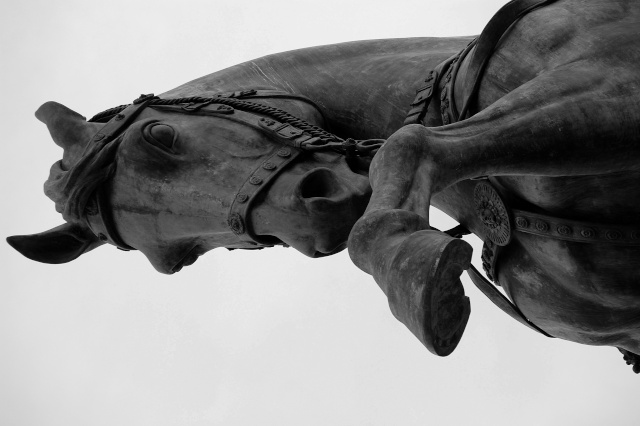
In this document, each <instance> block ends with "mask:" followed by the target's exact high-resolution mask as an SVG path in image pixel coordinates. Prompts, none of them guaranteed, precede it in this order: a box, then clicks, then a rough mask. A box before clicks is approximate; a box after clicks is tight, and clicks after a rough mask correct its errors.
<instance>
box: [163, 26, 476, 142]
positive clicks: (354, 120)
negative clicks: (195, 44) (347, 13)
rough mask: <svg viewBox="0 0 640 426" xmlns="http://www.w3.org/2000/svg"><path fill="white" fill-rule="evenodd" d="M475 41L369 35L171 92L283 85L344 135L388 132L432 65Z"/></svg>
mask: <svg viewBox="0 0 640 426" xmlns="http://www.w3.org/2000/svg"><path fill="white" fill-rule="evenodd" d="M468 41H469V38H468V37H457V38H412V39H388V40H368V41H356V42H350V43H342V44H336V45H328V46H319V47H313V48H308V49H300V50H294V51H290V52H284V53H279V54H275V55H269V56H265V57H262V58H258V59H255V60H252V61H248V62H245V63H242V64H239V65H236V66H233V67H230V68H227V69H224V70H222V71H218V72H215V73H213V74H209V75H207V76H204V77H202V78H199V79H197V80H194V81H191V82H189V83H186V84H184V85H182V86H180V87H178V88H176V89H173V90H171V91H169V92H167V93H165V94H163V96H169V97H178V96H191V95H196V94H202V93H205V92H211V93H216V92H227V91H236V90H244V89H277V90H284V91H287V92H290V93H295V94H299V95H304V96H307V97H308V98H310V99H311V100H313V101H314V102H315V103H316V104H317V105H318V106H319V107H320V109H321V110H322V112H323V114H324V116H325V118H326V119H327V121H328V123H327V124H328V125H329V127H330V128H331V130H332V131H333V132H334V133H336V134H338V135H340V136H342V137H353V138H357V139H366V138H386V137H388V136H389V135H390V134H391V133H393V132H394V131H396V130H397V129H398V128H400V127H401V126H402V122H403V120H404V116H405V114H406V112H407V110H408V108H409V103H410V102H411V100H412V98H413V96H414V94H415V90H416V88H418V87H419V85H420V83H421V82H422V80H424V78H425V77H426V75H427V74H428V72H429V70H431V69H433V68H434V67H435V66H436V65H437V64H439V63H440V62H442V61H444V60H445V59H446V58H448V57H450V56H451V55H453V54H455V53H457V52H458V51H459V50H460V49H461V48H462V47H464V46H465V45H466V44H467V43H468Z"/></svg>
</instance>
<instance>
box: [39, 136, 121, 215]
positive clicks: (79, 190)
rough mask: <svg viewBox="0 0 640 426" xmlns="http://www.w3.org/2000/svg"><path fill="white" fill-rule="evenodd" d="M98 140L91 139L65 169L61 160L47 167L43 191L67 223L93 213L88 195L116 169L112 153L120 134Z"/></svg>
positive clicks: (115, 150)
mask: <svg viewBox="0 0 640 426" xmlns="http://www.w3.org/2000/svg"><path fill="white" fill-rule="evenodd" d="M101 142H102V141H98V142H96V141H95V140H93V139H92V140H91V141H90V142H89V145H88V146H87V148H86V149H85V151H84V152H83V154H82V157H81V158H80V160H79V161H78V162H77V163H76V164H74V165H73V166H72V167H71V168H69V169H68V170H65V169H64V168H63V166H62V160H60V161H57V162H56V163H54V164H53V165H52V166H51V170H50V172H49V178H48V179H47V180H46V181H45V183H44V193H45V194H46V195H47V197H49V198H50V199H51V200H52V201H53V202H54V203H55V204H56V211H58V212H59V213H62V217H63V218H64V220H66V221H67V222H73V223H80V224H82V223H84V222H85V215H86V214H96V213H97V208H96V207H95V204H94V203H92V202H91V201H92V199H93V198H92V196H93V195H94V193H95V191H96V189H98V187H99V186H100V185H102V184H103V183H105V182H106V181H107V180H109V179H110V178H111V176H113V173H114V172H115V170H116V162H115V159H116V153H117V151H118V147H119V146H120V143H121V142H122V136H120V137H117V138H115V139H113V140H111V141H107V142H104V143H101Z"/></svg>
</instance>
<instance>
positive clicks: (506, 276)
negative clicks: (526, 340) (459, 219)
mask: <svg viewBox="0 0 640 426" xmlns="http://www.w3.org/2000/svg"><path fill="white" fill-rule="evenodd" d="M638 258H640V247H638V246H635V247H620V246H615V245H612V244H586V243H577V242H567V241H561V240H553V239H549V238H543V237H539V236H536V235H529V234H523V233H517V234H516V235H515V236H514V240H513V241H512V242H511V243H510V244H509V246H507V249H505V250H503V251H502V252H501V254H500V258H499V260H498V262H499V263H498V269H497V272H498V279H499V281H500V283H501V284H502V286H503V288H504V289H505V291H506V292H507V293H508V294H509V296H510V298H511V299H512V300H513V301H514V303H515V304H516V305H517V306H518V307H519V308H520V309H521V310H522V312H523V313H524V314H525V315H526V316H527V317H528V318H529V319H530V320H531V321H533V322H534V323H535V324H536V325H538V326H539V327H541V328H542V329H543V330H545V331H547V332H549V333H550V334H552V335H554V336H556V337H563V338H567V339H569V340H574V341H579V342H581V343H586V344H603V342H604V341H603V339H606V338H608V337H613V335H614V334H615V333H628V334H633V333H636V334H637V333H638V330H639V326H640V319H639V318H638V309H640V272H639V271H638V270H637V267H635V265H636V263H637V259H638Z"/></svg>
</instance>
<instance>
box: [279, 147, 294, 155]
mask: <svg viewBox="0 0 640 426" xmlns="http://www.w3.org/2000/svg"><path fill="white" fill-rule="evenodd" d="M277 154H278V157H288V156H290V155H291V150H290V149H289V148H280V149H279V150H278V153H277Z"/></svg>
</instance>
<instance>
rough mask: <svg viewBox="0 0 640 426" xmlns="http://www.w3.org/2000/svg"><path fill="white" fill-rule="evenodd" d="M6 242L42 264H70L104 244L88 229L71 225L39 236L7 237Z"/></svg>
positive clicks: (61, 226)
mask: <svg viewBox="0 0 640 426" xmlns="http://www.w3.org/2000/svg"><path fill="white" fill-rule="evenodd" d="M7 242H8V243H9V245H11V247H13V248H14V249H16V250H18V251H19V252H20V253H22V254H23V255H24V256H25V257H28V258H29V259H31V260H35V261H37V262H43V263H67V262H71V261H72V260H74V259H77V258H78V257H80V255H82V254H84V253H86V252H88V251H90V250H93V249H94V248H96V247H98V246H101V245H102V244H104V242H102V241H100V240H99V239H98V238H97V237H96V236H95V235H93V233H92V232H91V231H89V229H88V228H86V227H82V226H80V225H76V224H72V223H65V224H64V225H60V226H58V227H55V228H53V229H50V230H48V231H45V232H41V233H39V234H33V235H14V236H12V237H7Z"/></svg>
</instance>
